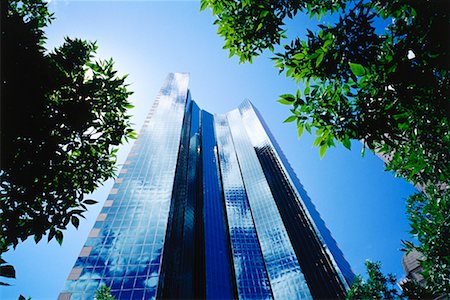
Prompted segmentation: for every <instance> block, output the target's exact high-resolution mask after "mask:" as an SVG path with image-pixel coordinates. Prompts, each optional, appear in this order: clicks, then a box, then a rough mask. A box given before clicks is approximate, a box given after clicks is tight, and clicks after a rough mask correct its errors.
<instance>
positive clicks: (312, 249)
mask: <svg viewBox="0 0 450 300" xmlns="http://www.w3.org/2000/svg"><path fill="white" fill-rule="evenodd" d="M239 110H240V113H241V116H242V120H243V123H244V124H245V128H246V130H247V133H248V135H249V138H250V141H251V143H252V145H253V147H254V149H255V151H256V154H257V156H258V159H259V160H260V163H261V166H262V167H263V171H264V173H265V175H266V178H267V180H268V182H269V186H270V188H271V190H272V193H273V194H274V196H275V199H276V203H277V206H278V208H279V210H280V213H281V214H282V218H283V220H284V223H285V225H286V227H287V229H288V233H289V235H290V238H291V240H292V243H293V245H294V249H295V251H296V253H297V257H298V258H299V261H300V265H301V267H302V270H303V273H304V275H305V277H306V279H307V282H308V285H309V286H310V290H311V293H312V294H313V296H314V297H315V298H334V297H338V298H342V297H345V290H346V288H347V287H348V285H347V282H350V283H351V282H352V281H353V278H354V274H353V272H352V271H351V268H350V265H349V264H348V262H347V261H346V260H345V258H344V256H343V254H342V252H341V250H340V249H339V248H338V247H337V244H336V241H335V240H334V239H333V237H332V236H331V233H330V231H329V230H328V228H327V227H326V225H325V223H324V221H323V220H322V218H321V217H320V214H319V213H318V212H317V210H316V208H315V207H314V205H313V203H312V201H311V199H310V198H309V197H308V195H307V193H306V191H305V190H304V188H303V186H302V185H301V183H300V181H299V180H298V178H297V176H296V175H295V172H294V171H293V169H292V167H291V166H290V164H289V162H288V160H287V159H286V157H285V156H284V154H283V152H282V150H281V148H280V147H279V145H278V144H277V142H276V140H275V139H274V137H273V136H272V134H271V133H270V130H269V128H268V127H267V125H266V124H265V123H264V119H263V118H262V117H261V115H260V114H259V112H258V111H257V110H256V108H255V107H253V105H252V104H251V103H250V102H249V101H244V102H243V103H242V104H241V105H240V106H239Z"/></svg>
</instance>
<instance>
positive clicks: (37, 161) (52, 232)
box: [0, 0, 135, 253]
mask: <svg viewBox="0 0 450 300" xmlns="http://www.w3.org/2000/svg"><path fill="white" fill-rule="evenodd" d="M6 8H7V9H2V12H1V13H2V41H1V42H2V45H4V47H3V46H2V61H1V63H2V70H1V72H2V74H1V76H2V88H1V99H2V112H1V113H2V115H1V122H2V124H1V125H2V126H1V128H2V131H1V140H2V143H1V161H2V164H1V173H0V184H1V189H0V196H1V200H0V213H1V216H0V228H1V229H0V230H1V231H0V253H2V252H5V251H7V250H8V248H9V247H10V246H11V245H12V246H14V247H15V246H16V245H17V244H18V243H19V242H20V241H23V240H25V239H27V238H28V237H30V236H34V239H35V241H36V242H39V241H40V240H41V239H42V237H43V236H44V235H48V237H47V239H48V241H50V240H51V239H53V238H55V239H56V240H57V241H58V243H59V244H61V243H62V241H63V230H65V229H66V228H67V227H68V226H69V224H73V225H74V226H75V227H78V225H79V218H80V217H83V213H84V212H85V211H86V209H87V206H88V205H91V204H94V203H96V201H94V200H89V199H84V197H83V194H84V193H90V192H92V191H94V189H95V188H96V187H98V186H99V185H100V184H101V183H102V182H103V181H105V180H107V179H109V178H111V177H113V176H114V172H115V166H114V164H115V160H116V154H115V153H116V151H117V148H116V147H115V146H117V145H119V144H120V143H122V141H123V140H124V139H125V140H127V139H128V138H132V137H134V135H135V133H134V132H133V131H132V129H131V124H130V116H129V115H128V114H127V109H128V108H130V107H132V106H131V105H130V103H129V102H128V100H127V99H128V97H129V96H130V94H131V92H129V91H128V90H127V86H126V84H125V76H124V77H119V76H117V74H116V71H114V69H113V61H112V60H106V61H94V60H93V56H94V54H95V52H96V49H97V46H96V44H95V43H92V42H88V41H83V40H80V39H70V38H66V39H65V42H64V44H63V45H62V46H60V47H58V48H56V49H54V50H53V51H51V52H50V53H46V50H45V48H44V45H45V36H44V33H43V28H44V27H45V26H47V25H48V24H49V23H50V22H51V20H52V18H53V17H52V14H50V13H49V12H48V10H47V3H46V2H44V1H43V0H12V1H8V3H7V7H6Z"/></svg>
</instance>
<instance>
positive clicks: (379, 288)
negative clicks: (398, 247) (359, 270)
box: [347, 261, 402, 299]
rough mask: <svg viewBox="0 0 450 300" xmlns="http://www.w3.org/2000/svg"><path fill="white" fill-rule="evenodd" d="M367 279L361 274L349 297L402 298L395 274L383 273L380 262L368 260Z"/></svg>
mask: <svg viewBox="0 0 450 300" xmlns="http://www.w3.org/2000/svg"><path fill="white" fill-rule="evenodd" d="M366 268H367V275H368V279H367V281H364V280H363V279H362V278H361V276H360V275H358V276H356V279H355V283H354V284H353V285H352V287H351V288H350V290H349V291H348V294H347V299H402V297H401V295H400V294H399V292H398V290H397V289H396V287H395V286H396V283H397V279H396V278H395V276H394V275H392V274H388V275H387V276H385V275H383V273H382V272H381V263H380V262H375V263H374V262H371V261H366Z"/></svg>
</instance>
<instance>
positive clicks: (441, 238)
mask: <svg viewBox="0 0 450 300" xmlns="http://www.w3.org/2000/svg"><path fill="white" fill-rule="evenodd" d="M427 193H428V197H427V196H426V195H425V194H423V193H417V194H414V195H413V196H411V197H410V198H409V199H408V201H407V214H408V216H409V221H410V224H411V231H410V233H411V234H412V235H413V236H415V237H416V239H417V241H418V244H417V245H415V244H413V243H411V242H408V241H405V242H404V244H405V246H406V247H405V248H406V249H405V250H407V251H411V250H412V249H416V250H417V251H419V252H420V253H421V254H422V255H423V259H421V262H420V265H421V267H422V269H423V272H422V276H423V277H424V279H425V281H426V286H425V287H423V289H422V290H423V294H425V295H426V294H428V295H430V294H434V295H448V296H450V192H449V191H448V190H447V191H446V192H445V193H442V192H441V191H440V190H439V189H437V188H432V187H429V188H428V189H427ZM411 293H412V292H411ZM417 293H419V292H417ZM414 298H417V297H414Z"/></svg>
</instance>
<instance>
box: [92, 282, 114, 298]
mask: <svg viewBox="0 0 450 300" xmlns="http://www.w3.org/2000/svg"><path fill="white" fill-rule="evenodd" d="M94 300H114V297H113V295H111V289H110V288H109V287H106V285H103V286H101V287H100V288H99V289H98V290H96V291H95V298H94Z"/></svg>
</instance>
